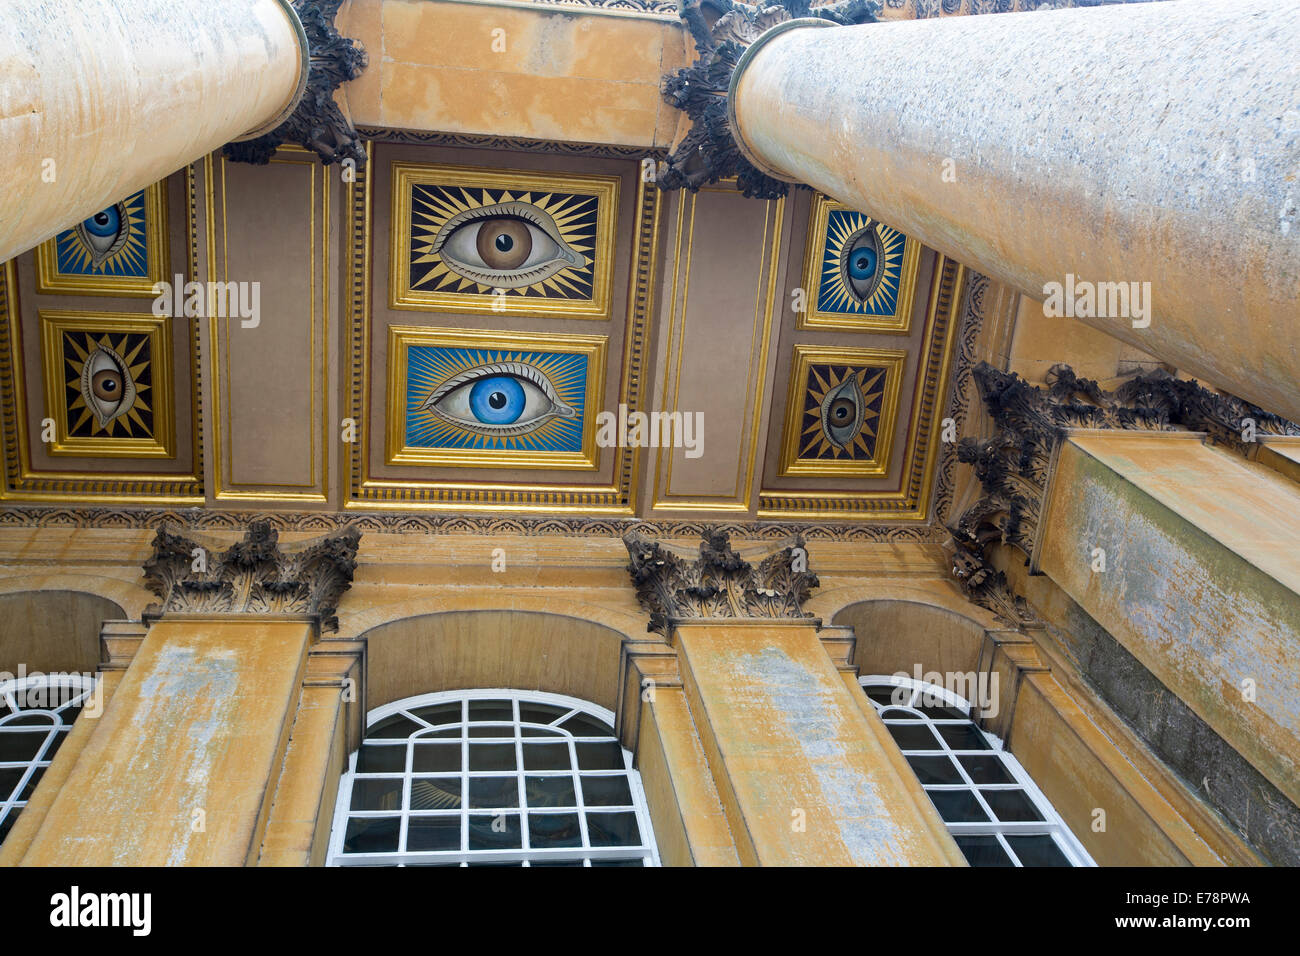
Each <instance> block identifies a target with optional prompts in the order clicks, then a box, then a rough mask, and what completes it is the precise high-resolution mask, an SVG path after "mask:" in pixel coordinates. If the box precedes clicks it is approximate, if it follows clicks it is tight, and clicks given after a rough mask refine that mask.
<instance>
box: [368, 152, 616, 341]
mask: <svg viewBox="0 0 1300 956" xmlns="http://www.w3.org/2000/svg"><path fill="white" fill-rule="evenodd" d="M390 168H391V171H392V175H391V176H390V181H389V190H390V192H391V193H392V196H391V203H392V216H391V218H390V220H389V233H390V236H389V253H388V304H389V306H390V307H391V308H394V309H418V310H423V311H431V312H456V313H462V314H463V313H471V312H473V313H477V312H486V313H491V314H496V315H501V314H507V315H508V314H511V313H522V314H526V315H529V316H546V317H550V318H566V319H596V320H604V319H608V318H609V317H610V303H611V299H612V297H611V287H612V285H613V281H612V280H613V275H614V271H613V265H614V264H613V259H614V246H615V242H614V240H615V237H616V235H617V233H616V222H617V216H618V196H619V186H620V179H621V177H619V176H594V175H577V174H572V173H537V172H527V171H524V170H517V169H482V168H480V167H477V166H453V165H441V164H430V163H406V162H398V161H394V162H393V163H392V164H391V167H390ZM416 185H432V186H474V187H480V188H481V187H486V188H489V189H510V190H528V191H533V192H536V191H539V190H540V191H545V192H579V193H591V194H594V195H595V196H596V201H597V210H596V236H595V249H594V255H595V256H596V265H595V268H594V269H593V271H592V286H591V290H592V299H591V301H590V302H585V303H584V302H574V301H572V300H569V299H557V298H549V297H546V296H539V297H525V296H496V295H492V294H491V293H475V292H426V291H422V290H419V289H412V288H411V287H410V285H411V273H410V269H409V268H407V267H406V264H407V263H408V262H409V261H410V257H411V187H412V186H416Z"/></svg>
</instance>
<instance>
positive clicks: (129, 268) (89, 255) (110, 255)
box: [54, 189, 150, 279]
mask: <svg viewBox="0 0 1300 956" xmlns="http://www.w3.org/2000/svg"><path fill="white" fill-rule="evenodd" d="M147 235H148V213H147V204H146V202H145V191H144V190H143V189H142V190H140V191H139V192H137V193H134V194H133V195H131V196H128V197H127V198H126V199H124V200H122V201H121V202H120V203H113V204H112V205H111V206H106V207H105V208H103V209H101V210H100V211H99V212H97V213H95V214H94V215H92V216H88V217H87V218H86V219H84V220H82V221H81V222H79V223H77V225H76V226H74V227H73V228H71V229H65V230H64V231H63V232H61V233H59V234H58V235H57V236H55V238H54V250H55V256H54V259H55V268H56V269H57V270H58V274H59V275H62V276H120V277H123V278H132V279H144V278H148V277H149V275H150V272H149V258H148V248H147V238H146V237H147Z"/></svg>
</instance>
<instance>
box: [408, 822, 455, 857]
mask: <svg viewBox="0 0 1300 956" xmlns="http://www.w3.org/2000/svg"><path fill="white" fill-rule="evenodd" d="M406 848H407V849H408V850H459V849H460V816H459V815H455V816H451V815H448V816H441V817H411V819H410V821H409V822H408V823H407V825H406Z"/></svg>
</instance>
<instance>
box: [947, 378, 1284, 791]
mask: <svg viewBox="0 0 1300 956" xmlns="http://www.w3.org/2000/svg"><path fill="white" fill-rule="evenodd" d="M1051 378H1052V380H1053V381H1052V384H1051V386H1050V387H1049V388H1048V389H1038V388H1033V387H1031V386H1029V385H1027V384H1026V383H1025V382H1023V381H1022V380H1020V379H1019V378H1017V377H1016V376H1013V375H1007V374H1005V373H1001V372H997V371H995V370H993V369H992V368H991V367H989V366H987V365H984V366H980V367H978V368H977V369H976V379H977V382H978V383H979V386H980V390H981V393H982V394H983V396H984V400H985V402H986V404H988V406H989V410H990V414H991V416H992V417H993V420H994V422H995V424H996V425H997V427H998V432H997V434H995V435H994V436H993V437H992V438H989V439H987V440H984V441H981V442H976V441H973V440H971V439H966V440H965V441H964V442H963V444H962V446H960V447H959V457H960V458H961V459H962V460H963V461H965V462H967V463H969V464H971V465H973V466H974V467H975V470H976V473H977V475H978V476H979V477H980V479H981V482H982V484H983V487H984V490H985V497H984V498H982V499H981V500H980V501H979V502H978V503H977V504H976V505H975V506H973V507H972V508H971V509H969V510H968V511H967V512H965V513H964V514H963V515H962V517H961V518H960V519H959V520H958V522H957V524H956V526H955V528H954V533H955V542H956V545H957V547H958V551H957V554H956V562H955V565H956V573H957V575H958V577H959V578H960V579H961V580H962V582H963V583H964V585H965V586H966V588H967V590H968V593H969V594H970V595H971V597H972V598H973V599H974V600H976V601H977V603H980V604H983V605H984V606H986V607H989V608H990V609H992V610H995V611H998V612H999V613H1001V614H1002V615H1003V616H1004V617H1006V618H1008V619H1012V620H1014V619H1015V618H1016V617H1017V616H1018V615H1020V614H1021V613H1022V612H1024V610H1025V608H1024V606H1023V603H1021V602H1018V601H1016V600H1015V599H1014V598H1012V597H1010V595H1009V594H1008V593H1007V592H1006V590H1005V579H1004V578H1003V576H1002V575H1001V574H1000V573H998V572H995V571H993V570H992V569H991V568H990V567H989V566H988V565H987V564H986V563H985V562H984V560H983V546H984V545H985V544H988V543H991V542H1002V543H1006V544H1011V545H1014V546H1016V547H1018V548H1019V549H1020V550H1022V551H1024V552H1025V553H1026V554H1027V555H1028V556H1029V559H1030V561H1029V567H1030V570H1031V572H1040V573H1043V574H1046V575H1047V576H1049V577H1050V578H1051V579H1052V581H1053V582H1055V584H1056V585H1057V586H1059V587H1060V588H1061V590H1063V591H1064V592H1065V593H1066V594H1067V595H1068V596H1069V597H1070V598H1071V599H1073V601H1074V602H1075V603H1077V604H1078V605H1079V607H1081V608H1082V609H1083V610H1084V611H1086V612H1087V614H1088V615H1089V617H1091V618H1092V620H1093V621H1095V622H1096V623H1097V624H1099V625H1101V627H1102V628H1104V629H1105V630H1106V632H1107V633H1108V634H1110V635H1111V637H1113V638H1114V639H1115V640H1116V641H1117V642H1118V643H1119V644H1120V645H1122V646H1123V647H1124V648H1125V649H1126V650H1127V651H1128V652H1129V653H1130V654H1131V655H1132V656H1133V657H1134V658H1136V659H1137V660H1138V662H1140V663H1141V664H1142V665H1143V666H1144V667H1145V668H1146V669H1147V670H1148V671H1150V672H1151V674H1153V675H1154V676H1155V677H1156V678H1157V679H1158V680H1159V682H1160V684H1162V685H1163V686H1164V687H1166V688H1168V689H1169V690H1170V691H1172V692H1173V693H1174V694H1175V695H1176V696H1177V697H1178V698H1179V699H1180V700H1181V701H1182V702H1183V703H1184V704H1186V706H1187V707H1188V708H1190V709H1191V710H1192V711H1193V712H1194V713H1195V714H1196V715H1197V716H1198V717H1200V718H1201V720H1203V721H1204V722H1205V723H1206V724H1208V725H1209V727H1210V728H1212V729H1213V730H1214V732H1215V733H1216V734H1218V735H1219V736H1220V737H1222V738H1223V740H1225V741H1227V742H1228V743H1229V744H1230V745H1231V746H1232V748H1234V749H1235V750H1236V751H1238V752H1239V753H1240V754H1241V755H1242V756H1243V757H1244V758H1245V759H1246V760H1247V761H1248V762H1249V763H1250V764H1251V765H1253V766H1254V768H1255V769H1256V770H1258V771H1259V772H1260V773H1261V774H1262V775H1263V776H1264V777H1265V778H1267V780H1268V781H1269V782H1270V783H1271V784H1272V785H1273V786H1275V787H1276V788H1277V790H1278V791H1280V792H1281V794H1282V795H1285V797H1286V798H1287V799H1289V800H1291V801H1292V802H1294V803H1300V703H1298V702H1300V677H1298V676H1297V674H1296V671H1295V668H1294V666H1292V663H1291V662H1293V661H1294V660H1295V659H1296V657H1297V655H1300V570H1298V569H1297V563H1296V560H1295V547H1296V542H1297V541H1300V485H1297V484H1296V483H1295V482H1294V481H1293V480H1291V479H1289V478H1288V477H1287V476H1286V475H1285V474H1284V473H1281V472H1279V471H1278V470H1276V469H1275V468H1273V467H1270V466H1269V465H1267V464H1265V463H1264V462H1263V461H1262V460H1260V459H1261V458H1262V456H1263V454H1264V453H1266V452H1268V453H1271V451H1270V450H1269V444H1266V443H1272V444H1273V447H1283V448H1286V447H1289V446H1291V445H1292V443H1293V442H1294V441H1295V438H1294V437H1291V438H1287V437H1285V436H1297V435H1300V427H1298V426H1296V425H1295V424H1293V423H1290V422H1285V421H1280V420H1277V419H1273V418H1269V417H1267V416H1266V415H1264V413H1261V412H1260V411H1259V410H1258V409H1250V408H1249V407H1245V406H1243V405H1242V404H1241V403H1239V402H1235V401H1233V400H1230V399H1224V398H1222V397H1221V396H1218V395H1215V394H1213V393H1211V392H1209V391H1207V390H1205V389H1202V388H1200V387H1199V386H1197V385H1195V384H1194V383H1191V382H1186V381H1180V380H1177V379H1174V378H1171V377H1169V376H1166V375H1160V374H1152V375H1143V376H1138V377H1137V378H1135V379H1133V380H1132V381H1131V382H1129V383H1127V384H1126V385H1125V386H1124V387H1123V388H1121V389H1119V390H1117V391H1116V392H1114V393H1109V392H1104V391H1102V390H1101V389H1099V388H1098V387H1097V385H1096V383H1095V382H1090V381H1086V380H1079V379H1076V378H1074V376H1073V374H1072V373H1070V371H1069V370H1068V369H1064V368H1061V367H1057V368H1056V369H1054V370H1053V374H1052V376H1051ZM1243 438H1244V440H1243Z"/></svg>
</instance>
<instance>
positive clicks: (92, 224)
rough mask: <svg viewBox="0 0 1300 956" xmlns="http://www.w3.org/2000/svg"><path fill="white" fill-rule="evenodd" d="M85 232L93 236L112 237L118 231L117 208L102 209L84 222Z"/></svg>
mask: <svg viewBox="0 0 1300 956" xmlns="http://www.w3.org/2000/svg"><path fill="white" fill-rule="evenodd" d="M84 225H85V228H86V231H87V232H89V233H91V234H92V235H95V236H114V235H117V230H118V214H117V207H115V206H111V207H109V208H108V209H103V210H101V211H99V212H97V213H95V214H94V215H93V216H91V217H90V218H89V219H87V220H86V222H85V224H84Z"/></svg>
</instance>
